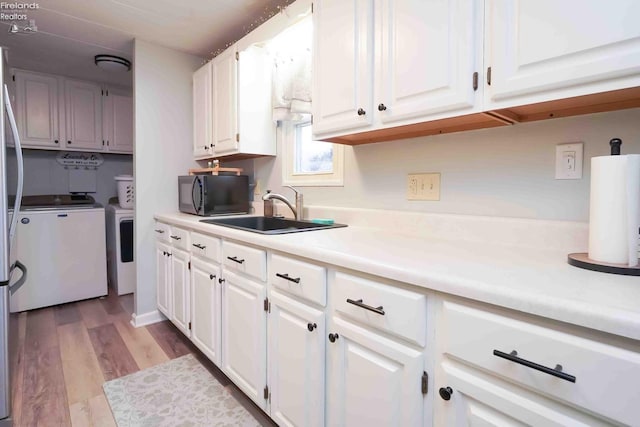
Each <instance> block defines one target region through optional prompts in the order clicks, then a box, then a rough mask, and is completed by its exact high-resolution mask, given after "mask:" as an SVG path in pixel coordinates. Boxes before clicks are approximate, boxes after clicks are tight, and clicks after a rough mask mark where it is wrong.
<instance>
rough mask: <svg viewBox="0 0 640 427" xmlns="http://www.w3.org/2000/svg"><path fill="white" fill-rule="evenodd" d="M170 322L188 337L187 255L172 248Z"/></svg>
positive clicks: (188, 287)
mask: <svg viewBox="0 0 640 427" xmlns="http://www.w3.org/2000/svg"><path fill="white" fill-rule="evenodd" d="M170 258H171V286H172V290H171V299H172V302H173V303H172V310H171V317H170V319H171V321H172V322H173V324H174V325H176V327H177V328H178V329H180V330H181V331H182V332H183V333H184V334H185V335H186V336H190V335H191V334H190V331H189V329H190V322H191V307H190V305H191V299H190V297H189V293H190V291H191V283H190V282H191V278H190V274H189V253H188V252H185V251H182V250H180V249H176V248H173V249H172V252H171V257H170Z"/></svg>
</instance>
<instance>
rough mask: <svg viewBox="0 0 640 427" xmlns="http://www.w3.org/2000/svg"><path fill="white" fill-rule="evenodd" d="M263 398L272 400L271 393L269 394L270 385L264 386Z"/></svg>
mask: <svg viewBox="0 0 640 427" xmlns="http://www.w3.org/2000/svg"><path fill="white" fill-rule="evenodd" d="M262 396H263V397H264V400H269V399H271V393H269V386H268V385H266V386H264V392H263V394H262Z"/></svg>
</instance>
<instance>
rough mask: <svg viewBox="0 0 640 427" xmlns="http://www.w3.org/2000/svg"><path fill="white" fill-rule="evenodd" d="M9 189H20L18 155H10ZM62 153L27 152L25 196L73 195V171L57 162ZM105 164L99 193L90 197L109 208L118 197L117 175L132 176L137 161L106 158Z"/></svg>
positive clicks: (120, 156) (99, 176) (98, 181)
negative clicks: (115, 197) (71, 177)
mask: <svg viewBox="0 0 640 427" xmlns="http://www.w3.org/2000/svg"><path fill="white" fill-rule="evenodd" d="M8 153H9V156H8V161H7V164H8V168H9V170H8V174H7V180H8V185H9V188H15V186H16V182H15V180H16V176H17V175H16V172H15V171H14V169H15V166H16V160H15V152H14V151H13V150H9V151H8ZM58 153H59V151H46V150H23V157H24V168H25V170H24V194H25V196H32V195H38V194H69V171H68V170H66V169H65V168H64V167H63V166H62V165H61V164H59V163H58V162H57V161H56V156H57V155H58ZM101 154H102V157H104V163H103V164H102V165H100V166H99V167H98V169H97V170H96V192H95V193H89V194H90V195H92V196H93V197H94V198H95V199H96V201H97V202H98V203H102V204H103V205H105V206H106V204H107V203H108V201H109V198H110V197H114V196H117V195H118V190H117V187H116V182H115V181H114V180H113V177H114V176H116V175H131V173H132V172H133V160H132V157H131V156H130V155H127V154H104V153H101Z"/></svg>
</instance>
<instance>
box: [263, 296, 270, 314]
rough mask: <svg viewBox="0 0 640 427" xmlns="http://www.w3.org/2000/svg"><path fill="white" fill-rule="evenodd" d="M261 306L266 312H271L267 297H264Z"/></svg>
mask: <svg viewBox="0 0 640 427" xmlns="http://www.w3.org/2000/svg"><path fill="white" fill-rule="evenodd" d="M263 308H264V311H266V312H267V313H271V303H270V302H269V298H265V299H264V304H263Z"/></svg>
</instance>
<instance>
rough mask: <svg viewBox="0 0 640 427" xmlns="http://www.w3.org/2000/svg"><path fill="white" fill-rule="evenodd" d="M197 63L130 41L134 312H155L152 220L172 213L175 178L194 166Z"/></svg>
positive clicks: (175, 205)
mask: <svg viewBox="0 0 640 427" xmlns="http://www.w3.org/2000/svg"><path fill="white" fill-rule="evenodd" d="M201 64H202V59H201V58H198V57H196V56H193V55H189V54H185V53H182V52H178V51H175V50H172V49H168V48H164V47H160V46H157V45H155V44H152V43H149V42H145V41H141V40H135V42H134V82H133V87H134V114H135V143H134V147H135V148H134V176H135V191H136V199H135V209H136V216H135V245H136V252H135V253H136V256H137V259H136V280H137V287H136V294H135V312H136V315H137V316H138V317H139V316H140V315H143V314H146V313H152V312H154V311H155V310H156V284H155V281H156V262H155V236H154V232H153V224H154V220H153V215H154V214H155V213H156V212H175V211H177V210H178V200H177V199H178V192H177V188H178V180H177V177H178V176H179V175H186V174H187V172H188V169H189V168H192V167H196V166H197V164H196V163H195V161H194V160H193V155H192V148H191V145H192V139H193V124H192V120H193V114H192V96H191V75H192V73H193V72H194V71H195V70H196V69H197V68H198V67H200V65H201Z"/></svg>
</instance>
